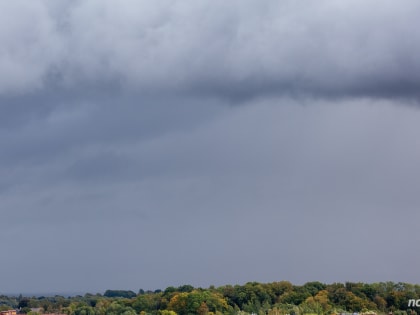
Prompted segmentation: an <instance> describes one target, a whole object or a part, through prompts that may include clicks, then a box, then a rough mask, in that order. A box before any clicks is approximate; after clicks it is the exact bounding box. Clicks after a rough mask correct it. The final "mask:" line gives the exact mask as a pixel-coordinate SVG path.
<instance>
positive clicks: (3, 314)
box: [0, 310, 16, 315]
mask: <svg viewBox="0 0 420 315" xmlns="http://www.w3.org/2000/svg"><path fill="white" fill-rule="evenodd" d="M0 315H16V310H7V311H1V312H0Z"/></svg>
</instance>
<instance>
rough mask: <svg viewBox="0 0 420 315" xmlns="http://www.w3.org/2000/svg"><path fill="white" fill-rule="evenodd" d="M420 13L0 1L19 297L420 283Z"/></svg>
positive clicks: (283, 4)
mask: <svg viewBox="0 0 420 315" xmlns="http://www.w3.org/2000/svg"><path fill="white" fill-rule="evenodd" d="M419 13H420V5H419V4H418V2H416V1H400V2H398V3H395V2H388V1H370V2H366V1H351V2H350V1H349V2H337V1H327V0H324V1H318V2H316V3H315V2H309V1H306V2H300V3H297V2H296V1H265V2H261V1H260V2H254V1H249V0H245V1H231V2H226V1H200V2H197V1H169V0H157V1H153V3H151V2H148V1H134V0H127V1H120V2H118V5H116V4H115V2H112V1H107V0H105V1H99V0H90V1H89V0H88V1H73V2H71V3H68V2H66V3H64V2H61V1H54V2H51V1H41V0H40V1H36V0H34V1H32V2H31V3H27V2H25V1H19V0H17V1H13V2H6V1H0V25H1V27H0V42H1V46H0V47H1V48H0V148H1V150H0V211H1V219H2V222H5V223H4V226H3V227H2V229H0V239H1V240H2V244H1V245H2V249H3V251H4V252H7V253H8V254H9V255H10V256H9V257H11V259H10V260H8V261H6V262H4V269H3V271H1V272H0V276H1V283H2V284H5V285H7V286H8V287H7V288H6V289H5V290H6V291H7V290H9V291H19V290H23V289H22V288H24V289H25V290H28V291H32V292H36V291H51V290H52V291H54V290H60V291H62V290H71V291H74V290H78V291H88V290H98V291H103V290H105V289H108V288H113V287H118V288H124V289H134V290H137V289H138V288H139V286H141V287H143V288H145V289H149V288H151V289H154V288H164V287H165V286H168V285H181V284H184V283H192V284H194V285H198V286H206V285H210V284H224V283H243V282H246V281H251V280H257V281H275V280H279V279H286V280H291V281H295V282H305V281H309V280H314V279H315V280H320V281H329V282H336V281H347V280H355V281H386V280H390V279H391V280H396V281H408V282H416V281H417V282H418V281H420V279H418V278H415V276H413V274H414V270H417V266H418V261H419V257H418V254H417V253H413V251H412V249H413V248H415V246H416V244H417V243H418V241H419V237H418V236H417V235H416V234H414V233H413V234H412V233H411V232H410V231H413V230H414V229H415V228H416V222H418V219H419V212H418V208H419V206H420V201H419V198H418V191H419V189H420V182H419V178H420V174H419V168H418V161H419V159H420V152H419V150H418V148H419V147H420V142H419V140H418V137H417V135H418V134H419V133H420V130H419V124H418V120H419V111H418V110H417V109H416V107H414V108H412V107H409V106H396V105H410V104H412V103H413V102H416V100H417V98H418V91H419V88H418V87H419V82H420V80H419V79H420V78H419V77H420V69H419V68H420V62H419V61H418V58H417V56H418V55H419V53H420V40H419V37H418V36H416V35H415V33H414V32H415V30H416V29H417V28H416V26H417V25H418V16H419ZM232 104H240V105H242V106H231V105H232ZM302 105H303V106H302ZM390 231H391V232H390ZM4 240H7V241H4ZM390 248H392V254H391V255H390ZM407 253H408V254H407ZM390 256H391V257H390ZM403 256H404V257H409V258H410V260H409V261H405V262H404V264H401V263H399V261H398V258H397V257H403ZM122 257H123V259H122ZM354 257H355V258H354ZM360 257H365V258H366V259H360ZM394 257H396V258H394ZM353 258H354V259H353ZM372 260H379V261H380V266H379V267H378V266H376V265H375V266H372V265H371V261H372ZM255 266H261V268H256V267H255ZM5 270H6V271H7V273H6V272H5Z"/></svg>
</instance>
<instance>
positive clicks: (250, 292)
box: [0, 281, 420, 315]
mask: <svg viewBox="0 0 420 315" xmlns="http://www.w3.org/2000/svg"><path fill="white" fill-rule="evenodd" d="M412 299H415V300H417V299H420V285H417V284H409V283H402V282H399V283H394V282H379V283H353V282H346V283H332V284H324V283H321V282H317V281H314V282H308V283H305V284H304V285H293V284H292V283H290V282H288V281H280V282H272V283H258V282H248V283H246V284H244V285H224V286H220V287H214V286H210V287H209V288H205V289H203V288H195V287H193V286H191V285H182V286H179V287H172V286H171V287H168V288H166V289H165V290H155V291H145V290H143V289H140V290H139V291H138V292H137V293H135V292H133V291H129V290H106V291H105V292H104V293H103V294H99V293H98V294H90V293H87V294H85V295H84V296H81V295H77V296H71V297H63V296H60V295H55V296H47V297H45V296H40V297H35V296H33V297H24V296H22V295H20V296H17V297H13V296H5V295H3V296H0V310H6V309H11V308H13V309H17V310H18V312H19V313H22V314H28V315H38V313H44V314H52V313H55V314H66V315H248V314H255V315H333V314H341V313H354V312H357V313H362V314H390V313H392V314H393V315H417V311H418V310H417V309H416V308H413V307H410V308H409V307H408V301H409V300H412Z"/></svg>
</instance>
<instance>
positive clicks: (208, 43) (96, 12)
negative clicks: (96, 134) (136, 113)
mask: <svg viewBox="0 0 420 315" xmlns="http://www.w3.org/2000/svg"><path fill="white" fill-rule="evenodd" d="M1 6H2V8H1V12H2V24H3V25H4V27H2V31H1V33H0V39H1V41H2V46H3V49H2V52H1V60H2V61H1V64H0V73H1V75H0V83H1V90H0V93H1V94H2V95H4V94H6V95H7V94H10V93H12V94H13V93H14V94H20V93H22V92H27V91H36V90H38V89H43V88H48V87H50V86H56V85H58V86H59V87H67V88H73V89H78V88H79V86H80V85H82V86H86V85H87V86H92V85H93V86H97V85H98V84H99V85H102V84H105V85H106V84H111V85H114V86H118V87H120V88H123V89H130V90H136V91H139V90H140V91H143V92H148V93H158V94H159V93H162V91H166V92H168V91H172V92H174V91H177V92H183V93H194V94H198V95H202V94H210V95H217V96H219V97H220V96H226V97H230V98H234V99H235V98H241V99H242V98H244V97H249V96H253V95H265V94H267V93H270V94H291V95H295V94H297V95H301V94H304V95H305V94H311V95H320V96H323V97H329V96H352V95H357V96H380V97H387V96H399V97H414V98H417V97H418V90H419V82H420V81H419V79H420V78H419V73H420V71H419V70H420V69H419V68H420V65H419V62H418V58H417V56H418V55H419V54H420V51H419V50H420V41H419V39H418V36H415V29H416V27H415V26H416V25H417V24H418V22H417V20H418V19H417V17H418V15H419V11H420V6H419V4H418V3H417V2H416V1H408V0H407V1H403V2H399V3H398V4H395V3H393V2H383V1H370V2H369V3H366V2H365V1H351V2H346V3H337V2H335V1H328V0H323V1H320V2H317V3H312V2H304V3H295V2H291V1H281V2H278V1H267V2H265V3H264V4H261V3H256V2H252V1H245V2H244V1H233V2H229V3H226V2H224V1H211V2H209V1H202V2H198V3H197V2H194V1H187V2H185V1H183V2H180V1H165V0H159V1H155V2H153V4H150V3H149V2H147V1H122V2H121V3H119V4H118V6H117V5H115V4H114V3H113V2H112V1H95V0H90V1H84V2H82V1H75V2H72V3H71V4H67V3H66V4H65V3H62V2H61V3H51V2H47V1H33V2H31V4H27V3H26V2H23V1H13V2H10V3H9V2H3V3H2V4H1ZM16 17H19V18H16Z"/></svg>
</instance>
